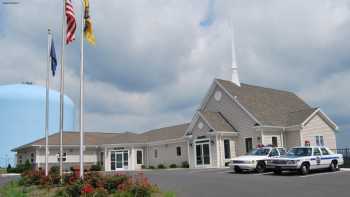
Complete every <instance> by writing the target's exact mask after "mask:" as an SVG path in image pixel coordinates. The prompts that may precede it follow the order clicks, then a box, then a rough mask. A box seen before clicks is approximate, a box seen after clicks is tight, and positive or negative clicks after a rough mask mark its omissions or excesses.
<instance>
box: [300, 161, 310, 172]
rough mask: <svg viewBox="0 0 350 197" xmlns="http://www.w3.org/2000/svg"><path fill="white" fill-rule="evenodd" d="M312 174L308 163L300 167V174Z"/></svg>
mask: <svg viewBox="0 0 350 197" xmlns="http://www.w3.org/2000/svg"><path fill="white" fill-rule="evenodd" d="M309 173H310V166H309V164H307V163H303V164H302V165H301V167H300V174H301V175H306V174H309Z"/></svg>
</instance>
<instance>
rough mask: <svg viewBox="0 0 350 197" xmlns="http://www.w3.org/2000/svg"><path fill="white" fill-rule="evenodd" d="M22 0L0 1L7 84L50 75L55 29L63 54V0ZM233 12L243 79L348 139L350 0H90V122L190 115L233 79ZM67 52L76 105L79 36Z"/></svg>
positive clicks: (130, 125)
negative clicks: (330, 123)
mask: <svg viewBox="0 0 350 197" xmlns="http://www.w3.org/2000/svg"><path fill="white" fill-rule="evenodd" d="M1 1H5V0H1ZM17 1H19V2H20V4H17V5H4V4H2V5H0V54H1V56H0V67H1V72H0V84H12V83H18V82H22V81H32V82H34V83H36V84H44V79H45V64H46V48H47V43H46V42H47V36H46V34H47V28H51V29H52V30H53V32H54V39H55V41H56V50H57V51H56V52H57V53H58V56H60V53H59V52H60V51H59V49H60V47H59V46H60V40H61V37H60V27H61V19H62V1H61V0H54V1H52V0H50V1H48V0H46V1H44V0H26V1H24V0H17ZM73 2H74V6H75V10H76V14H77V17H78V18H80V9H81V5H80V3H79V1H78V0H73ZM230 16H232V18H233V23H234V28H235V29H234V31H235V42H236V52H237V63H238V66H239V73H240V78H241V80H242V82H244V83H249V84H256V85H261V86H267V87H272V88H279V89H285V90H290V91H294V92H296V93H297V94H298V95H299V96H301V97H302V98H304V99H305V100H306V101H307V102H308V103H309V104H311V105H313V106H321V108H322V109H323V111H325V112H326V113H327V114H328V115H329V116H330V117H331V118H332V119H334V120H335V122H336V123H338V125H339V126H340V128H341V131H342V132H341V133H339V134H338V137H339V144H341V145H342V146H345V145H349V143H348V141H349V140H350V134H349V133H350V119H349V118H350V116H349V111H350V104H349V97H350V91H349V90H350V88H349V87H348V84H349V83H350V65H349V64H350V55H349V52H350V0H337V1H334V0H308V1H305V0H283V1H281V0H266V1H261V0H249V1H247V0H231V1H227V0H190V1H189V0H166V1H165V0H118V1H113V0H98V1H97V0H91V17H92V19H93V22H94V28H95V34H96V38H97V44H96V46H94V47H91V46H86V47H85V51H86V55H85V61H86V64H85V66H86V67H85V68H86V79H87V80H86V128H87V130H93V131H96V130H98V131H136V132H138V131H139V132H141V131H144V130H147V129H151V128H157V127H162V126H167V125H172V124H177V123H183V122H187V121H190V120H191V117H192V115H193V114H194V111H195V110H196V109H197V108H198V105H199V103H200V101H201V99H202V98H203V97H204V95H205V93H206V92H207V91H208V88H209V86H210V84H211V82H212V81H213V79H214V78H224V79H229V76H230V64H231V48H230V47H231V43H230V42H231V40H230V39H231V33H230V29H229V21H230V20H229V18H230ZM77 38H78V39H79V34H78V35H77ZM65 59H66V61H65V70H66V73H65V86H66V93H67V94H68V95H69V96H70V97H71V98H72V99H73V100H74V102H75V103H76V104H77V106H78V104H79V102H78V101H79V42H78V40H76V41H75V42H74V43H73V44H72V45H70V46H68V47H67V49H66V52H65ZM58 79H59V78H58V77H56V78H55V79H54V85H53V88H55V89H58ZM346 137H347V138H346Z"/></svg>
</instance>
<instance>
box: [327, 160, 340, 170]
mask: <svg viewBox="0 0 350 197" xmlns="http://www.w3.org/2000/svg"><path fill="white" fill-rule="evenodd" d="M337 168H338V165H337V162H336V161H332V163H331V165H330V166H329V170H330V171H331V172H335V171H336V170H337Z"/></svg>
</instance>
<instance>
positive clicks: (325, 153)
mask: <svg viewBox="0 0 350 197" xmlns="http://www.w3.org/2000/svg"><path fill="white" fill-rule="evenodd" d="M321 151H322V155H329V152H328V150H327V149H325V148H321Z"/></svg>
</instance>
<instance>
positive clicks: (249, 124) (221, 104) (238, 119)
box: [205, 86, 260, 155]
mask: <svg viewBox="0 0 350 197" xmlns="http://www.w3.org/2000/svg"><path fill="white" fill-rule="evenodd" d="M217 90H220V91H221V92H222V98H221V100H220V101H216V100H215V98H214V96H213V95H211V96H210V98H209V101H208V103H207V105H206V107H205V110H207V111H212V112H221V113H222V114H223V115H224V116H225V117H226V118H227V120H228V121H230V123H231V124H232V125H233V126H234V127H235V128H236V129H237V130H238V132H239V133H240V138H239V140H237V149H236V155H242V154H245V152H246V151H245V141H244V139H245V138H246V137H252V138H253V147H254V146H255V145H256V144H258V142H257V137H258V136H260V133H258V132H257V131H256V130H255V129H254V128H253V127H254V124H255V122H254V121H253V120H252V119H251V117H249V115H248V114H247V113H246V112H245V111H243V109H242V108H241V107H240V106H239V105H238V104H236V103H235V102H234V101H233V99H232V98H231V97H229V95H227V94H226V93H225V92H224V91H223V90H222V89H221V88H220V87H219V86H216V87H215V89H214V93H215V92H216V91H217ZM238 100H239V98H238Z"/></svg>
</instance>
